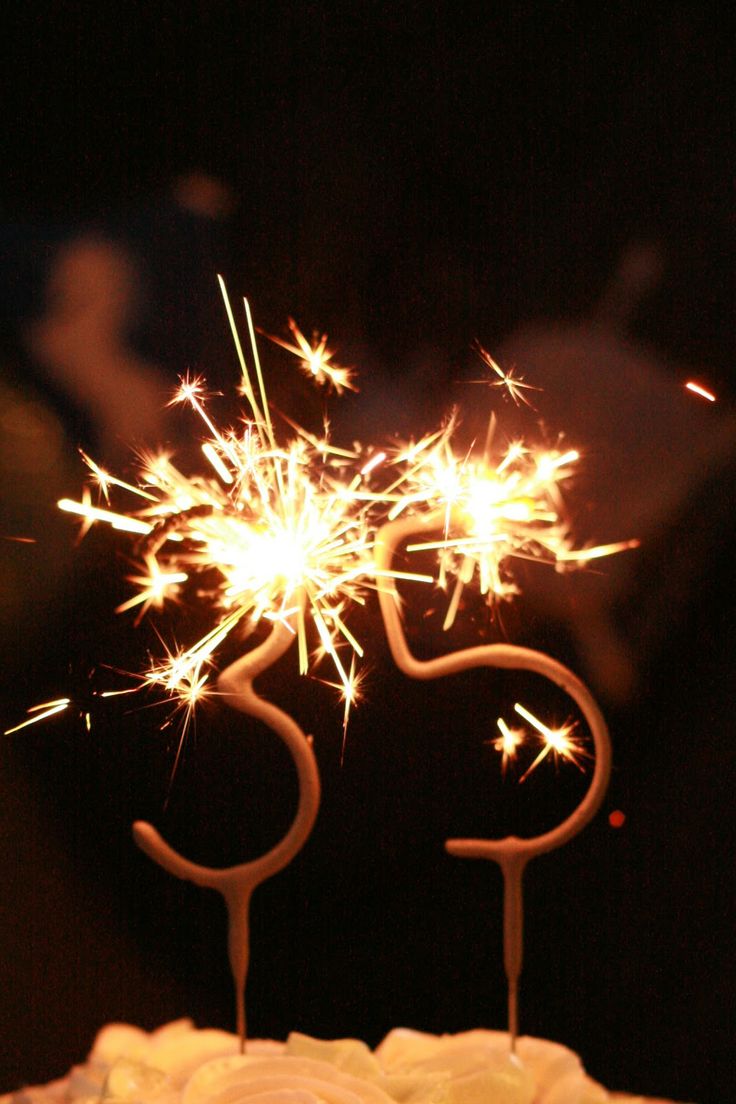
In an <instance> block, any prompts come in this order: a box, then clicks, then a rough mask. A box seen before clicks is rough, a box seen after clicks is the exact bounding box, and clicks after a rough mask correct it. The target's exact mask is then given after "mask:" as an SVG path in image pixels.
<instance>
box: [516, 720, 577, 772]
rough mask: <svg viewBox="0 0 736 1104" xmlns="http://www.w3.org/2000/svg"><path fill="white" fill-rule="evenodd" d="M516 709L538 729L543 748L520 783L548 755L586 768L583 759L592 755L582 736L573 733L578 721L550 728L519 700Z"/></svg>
mask: <svg viewBox="0 0 736 1104" xmlns="http://www.w3.org/2000/svg"><path fill="white" fill-rule="evenodd" d="M514 709H515V710H516V712H517V713H518V714H519V716H520V717H523V718H524V720H525V721H528V722H529V724H530V725H531V726H532V728H534V729H536V731H537V732H538V733H539V735H540V736H541V738H542V750H541V751H540V752H539V754H538V755H537V757H536V759H535V760H534V762H533V763H532V764H531V766H530V767H528V768H527V769H526V771H525V772H524V774H523V775H522V776H521V778H520V779H519V783H522V782H525V781H526V779H527V778H528V777H529V775H530V774H531V773H532V772H533V771H535V770H536V768H537V767H538V766H539V764H540V763H542V762H543V761H544V760H545V759H546V758H547V756H548V755H552V756H554V757H555V759H557V760H559V759H564V760H565V761H566V762H568V763H572V764H573V765H574V766H576V767H577V768H578V770H584V768H583V766H582V765H581V763H582V760H584V759H589V758H590V755H589V754H588V752H587V751H586V750H585V748H584V747H583V742H582V740H581V739H580V737H578V736H575V735H573V733H574V732H575V729H576V728H577V721H568V722H566V723H565V724H564V725H563V726H562V727H561V728H550V727H549V725H546V724H544V722H543V721H540V720H539V718H538V717H535V716H534V714H533V713H530V712H529V710H528V709H526V708H525V707H524V706H523V705H520V704H519V703H518V702H516V704H515V705H514Z"/></svg>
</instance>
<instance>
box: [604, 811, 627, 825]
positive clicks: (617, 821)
mask: <svg viewBox="0 0 736 1104" xmlns="http://www.w3.org/2000/svg"><path fill="white" fill-rule="evenodd" d="M625 821H626V814H625V813H622V812H621V810H620V809H614V810H613V812H612V813H610V814H609V816H608V823H609V824H610V825H611V827H612V828H622V827H623V826H624V823H625Z"/></svg>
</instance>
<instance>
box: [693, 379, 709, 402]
mask: <svg viewBox="0 0 736 1104" xmlns="http://www.w3.org/2000/svg"><path fill="white" fill-rule="evenodd" d="M685 387H686V388H687V390H688V391H692V392H693V394H695V395H700V397H701V399H707V400H708V402H715V401H716V397H715V395H714V394H713V392H712V391H707V390H706V389H705V387H703V386H701V384H699V383H695V381H694V380H690V381H689V382H688V383H686V384H685Z"/></svg>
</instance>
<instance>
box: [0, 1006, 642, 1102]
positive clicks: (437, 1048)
mask: <svg viewBox="0 0 736 1104" xmlns="http://www.w3.org/2000/svg"><path fill="white" fill-rule="evenodd" d="M241 1101H242V1102H243V1104H246V1102H247V1104H623V1102H624V1101H627V1102H628V1104H644V1102H645V1098H644V1097H631V1096H622V1095H619V1094H613V1093H609V1092H607V1091H606V1090H605V1089H604V1088H603V1087H602V1086H601V1085H599V1084H597V1083H596V1082H595V1081H593V1080H592V1078H590V1077H589V1076H588V1075H587V1074H586V1072H585V1070H584V1069H583V1066H582V1064H581V1062H580V1059H579V1058H578V1056H577V1055H576V1054H574V1053H573V1052H572V1051H571V1050H568V1049H567V1047H564V1046H562V1045H560V1044H559V1043H552V1042H549V1041H547V1040H543V1039H534V1038H531V1037H528V1036H523V1037H521V1038H520V1039H518V1041H517V1047H516V1053H515V1054H511V1053H510V1051H509V1036H508V1035H507V1034H505V1033H503V1032H499V1031H485V1030H480V1029H479V1030H474V1031H466V1032H462V1033H461V1034H458V1035H442V1036H438V1035H429V1034H425V1033H422V1032H418V1031H410V1030H407V1029H404V1028H396V1029H394V1030H393V1031H391V1032H389V1034H388V1035H387V1036H386V1038H385V1039H384V1040H383V1042H381V1044H380V1045H379V1046H378V1047H377V1048H376V1050H375V1051H371V1050H370V1049H369V1048H368V1047H367V1046H366V1045H365V1043H362V1042H360V1041H358V1040H356V1039H339V1040H334V1041H329V1042H327V1041H322V1040H319V1039H313V1038H310V1037H309V1036H306V1035H301V1034H298V1033H292V1034H291V1035H290V1036H289V1038H288V1039H287V1041H286V1042H285V1043H277V1042H272V1041H270V1040H252V1041H250V1042H249V1043H248V1050H247V1053H246V1054H241V1053H240V1047H239V1042H238V1039H237V1038H236V1036H235V1035H231V1034H229V1033H228V1032H225V1031H219V1030H215V1029H205V1030H197V1029H196V1028H195V1027H194V1025H193V1024H192V1022H191V1021H190V1020H179V1021H176V1022H175V1023H171V1024H167V1025H166V1026H164V1027H161V1028H159V1029H158V1030H156V1031H154V1032H152V1033H150V1034H149V1033H147V1032H145V1031H142V1030H141V1029H140V1028H137V1027H132V1026H130V1025H127V1024H110V1025H108V1026H107V1027H104V1028H103V1029H102V1030H101V1031H100V1032H99V1034H98V1035H97V1038H96V1039H95V1042H94V1045H93V1047H92V1050H91V1052H90V1054H89V1056H88V1058H87V1060H86V1062H84V1063H83V1064H82V1065H80V1066H76V1067H75V1068H73V1069H72V1070H71V1071H70V1073H69V1074H68V1075H67V1076H66V1077H64V1078H62V1079H61V1080H59V1081H54V1082H51V1083H50V1084H48V1085H44V1086H40V1087H36V1088H27V1089H23V1090H20V1091H18V1092H16V1093H12V1094H9V1095H6V1096H4V1097H0V1104H95V1102H101V1104H240V1102H241Z"/></svg>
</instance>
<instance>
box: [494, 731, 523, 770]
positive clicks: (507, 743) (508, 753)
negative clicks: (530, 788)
mask: <svg viewBox="0 0 736 1104" xmlns="http://www.w3.org/2000/svg"><path fill="white" fill-rule="evenodd" d="M496 724H497V725H498V729H499V731H500V733H501V735H500V736H498V737H496V739H495V740H493V747H494V749H495V750H496V751H498V752H500V753H501V774H502V775H503V777H504V778H505V777H506V771H507V769H508V765H509V763H510V762H511V761H512V760H515V759H516V757H517V752H518V749H519V747H520V746H521V745H522V744H523V742H524V729H523V728H509V726H508V725H507V724H506V721H505V720H504V719H503V717H499V718H498V720H497V721H496Z"/></svg>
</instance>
